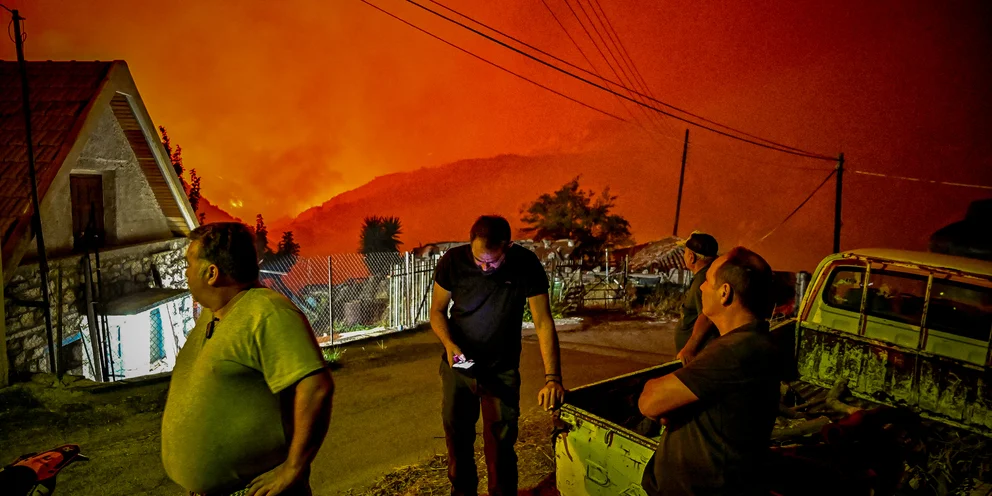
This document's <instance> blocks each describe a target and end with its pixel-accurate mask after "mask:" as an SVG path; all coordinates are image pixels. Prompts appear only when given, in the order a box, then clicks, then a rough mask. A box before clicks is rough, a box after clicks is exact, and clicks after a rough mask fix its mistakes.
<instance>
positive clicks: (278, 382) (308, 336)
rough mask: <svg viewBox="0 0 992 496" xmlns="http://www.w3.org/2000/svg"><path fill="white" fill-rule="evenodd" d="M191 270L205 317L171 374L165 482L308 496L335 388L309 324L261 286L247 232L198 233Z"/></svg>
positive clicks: (192, 488)
mask: <svg viewBox="0 0 992 496" xmlns="http://www.w3.org/2000/svg"><path fill="white" fill-rule="evenodd" d="M186 261H187V263H188V267H187V269H186V278H187V280H188V282H189V290H190V293H191V294H192V295H193V299H195V300H196V301H197V302H198V303H199V304H200V305H201V306H202V307H203V312H202V314H201V315H200V318H199V319H198V320H197V323H196V327H194V328H193V330H192V331H191V332H190V334H189V337H188V338H187V340H186V344H185V345H184V346H183V348H182V350H181V351H180V352H179V356H178V357H177V358H176V366H175V369H173V372H172V382H171V384H170V386H169V397H168V400H167V402H166V405H165V413H164V414H163V417H162V463H163V465H164V466H165V471H166V473H167V474H168V475H169V477H170V478H172V480H174V481H175V482H176V483H178V484H179V485H180V486H182V487H183V488H185V489H186V490H187V491H189V492H190V494H197V495H207V496H215V495H216V496H221V495H230V494H234V493H236V494H239V495H240V494H247V495H250V496H274V495H279V494H281V495H292V496H297V495H309V494H310V482H309V477H310V464H311V463H312V462H313V459H314V457H315V456H316V455H317V451H318V450H319V449H320V445H321V443H323V441H324V436H325V434H326V433H327V426H328V423H329V422H330V417H331V397H332V395H333V392H334V383H333V381H332V380H331V375H330V372H328V370H327V369H326V367H325V362H324V359H323V356H322V355H321V352H320V348H319V347H318V346H317V341H316V339H315V337H314V334H313V332H312V330H311V329H310V326H309V324H308V323H307V320H306V318H305V317H304V316H303V314H302V313H300V311H299V309H297V308H296V306H294V305H293V304H292V303H290V301H289V300H287V299H286V298H285V297H284V296H282V295H280V294H279V293H276V292H275V291H272V290H270V289H267V288H264V287H262V286H260V285H259V284H258V259H257V257H256V252H255V247H254V236H253V235H252V233H251V231H250V230H249V229H248V227H247V226H245V225H244V224H240V223H234V222H226V223H216V224H207V225H204V226H201V227H199V228H197V229H195V230H194V231H193V232H192V233H191V234H190V244H189V248H188V249H187V250H186Z"/></svg>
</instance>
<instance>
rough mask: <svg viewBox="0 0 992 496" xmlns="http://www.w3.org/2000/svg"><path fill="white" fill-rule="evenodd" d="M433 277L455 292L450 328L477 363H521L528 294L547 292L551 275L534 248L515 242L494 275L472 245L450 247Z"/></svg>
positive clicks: (495, 367)
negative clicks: (482, 266) (484, 270)
mask: <svg viewBox="0 0 992 496" xmlns="http://www.w3.org/2000/svg"><path fill="white" fill-rule="evenodd" d="M434 281H435V282H437V284H438V285H439V286H441V287H442V288H444V289H446V290H448V291H450V292H451V299H452V301H453V302H454V305H453V306H452V307H451V310H450V315H449V317H448V330H449V331H450V333H451V340H452V341H454V343H455V344H456V345H458V347H459V348H461V350H462V353H464V354H465V357H466V358H469V359H471V360H474V361H475V363H476V365H475V367H477V368H479V369H488V370H492V371H497V372H498V371H503V370H510V369H515V368H517V367H518V366H519V365H520V329H521V327H522V322H523V316H524V305H525V304H526V302H527V298H530V297H532V296H537V295H541V294H545V293H547V292H548V276H547V274H545V273H544V266H542V265H541V261H540V260H539V259H538V258H537V255H535V254H534V252H532V251H530V250H528V249H526V248H524V247H522V246H517V245H511V246H510V248H509V249H507V252H506V259H505V260H504V261H503V263H502V264H501V265H500V266H499V268H498V269H496V270H495V271H494V272H493V273H491V274H488V275H487V274H483V273H482V269H480V268H479V267H478V266H477V265H475V257H474V256H473V255H472V247H471V246H470V245H462V246H459V247H456V248H452V249H451V250H449V251H448V252H447V253H445V254H444V256H442V257H441V260H439V261H438V263H437V269H436V270H435V272H434Z"/></svg>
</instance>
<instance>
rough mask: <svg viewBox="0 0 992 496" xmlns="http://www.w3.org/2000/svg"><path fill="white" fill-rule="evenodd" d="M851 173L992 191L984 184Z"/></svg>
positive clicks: (860, 171)
mask: <svg viewBox="0 0 992 496" xmlns="http://www.w3.org/2000/svg"><path fill="white" fill-rule="evenodd" d="M849 171H850V172H853V173H855V174H861V175H865V176H873V177H884V178H888V179H901V180H903V181H914V182H920V183H930V184H940V185H944V186H959V187H963V188H977V189H988V190H992V186H987V185H984V184H967V183H955V182H950V181H935V180H933V179H920V178H918V177H907V176H895V175H891V174H880V173H878V172H868V171H863V170H850V169H849Z"/></svg>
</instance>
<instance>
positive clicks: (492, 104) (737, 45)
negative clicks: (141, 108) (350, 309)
mask: <svg viewBox="0 0 992 496" xmlns="http://www.w3.org/2000/svg"><path fill="white" fill-rule="evenodd" d="M5 3H6V4H7V5H9V6H11V7H12V8H20V9H21V14H22V15H24V16H25V17H27V19H28V21H27V24H26V31H27V33H28V40H27V43H26V48H25V51H26V55H27V57H28V58H29V59H32V60H38V59H41V60H44V59H55V60H91V59H99V60H112V59H123V60H126V61H127V62H128V65H129V67H130V69H131V72H132V74H133V76H134V78H135V80H136V82H137V85H138V88H139V89H140V91H141V96H142V98H143V99H144V101H145V104H146V106H147V107H148V109H149V112H150V114H151V116H152V118H153V119H154V121H155V123H156V124H157V125H164V126H166V127H167V128H168V130H169V133H170V135H171V136H172V139H173V141H174V143H177V144H179V145H181V146H182V148H183V156H184V159H185V162H186V166H187V168H196V169H197V172H198V173H199V174H200V175H201V176H202V177H203V183H202V192H203V194H204V196H206V197H207V198H209V199H210V201H211V202H212V203H213V204H215V205H219V206H220V207H221V208H223V209H225V210H228V211H230V213H231V214H232V215H235V216H237V217H240V218H242V219H245V220H248V221H251V220H252V219H254V217H255V214H256V213H262V214H263V215H264V216H265V218H266V219H267V221H268V223H269V225H270V228H272V229H271V230H272V231H276V230H278V229H280V228H292V229H294V230H296V231H298V236H297V239H298V240H299V241H300V242H301V244H302V245H303V249H304V253H305V254H307V253H310V254H317V253H321V252H326V251H328V250H333V251H353V250H354V249H355V247H356V246H357V239H358V226H359V225H360V222H361V218H362V217H363V216H365V215H373V214H378V215H396V216H399V217H400V219H401V220H402V222H403V226H404V233H405V234H404V235H403V236H402V239H403V241H404V242H405V245H404V246H403V248H410V247H413V246H416V245H417V244H419V243H426V242H431V241H438V240H444V239H452V238H464V237H465V232H466V231H467V229H468V227H469V224H470V223H471V220H472V219H473V218H474V217H475V216H476V215H478V214H480V213H484V212H498V213H503V214H504V215H507V216H508V217H509V218H510V219H511V221H515V220H516V219H518V217H519V214H518V212H519V209H520V206H521V205H522V204H523V202H525V201H527V200H530V199H533V198H534V197H536V196H537V194H539V193H543V192H547V191H550V190H552V189H554V188H556V187H558V186H560V185H561V184H562V183H564V182H565V181H567V180H568V179H570V178H571V177H573V176H575V175H577V174H579V173H582V174H583V180H582V184H583V186H584V187H586V188H591V189H594V190H600V189H601V188H602V187H603V186H606V185H610V186H611V191H612V193H614V194H617V195H618V196H619V200H618V202H617V207H618V211H619V213H621V214H623V215H625V216H626V217H627V218H628V219H629V220H630V221H631V224H632V228H633V232H634V235H635V237H636V238H637V239H638V240H639V241H649V240H653V239H658V238H660V237H663V236H665V235H667V234H670V232H671V225H672V216H673V213H674V210H675V192H676V189H677V185H678V169H679V160H680V156H681V147H682V144H681V138H682V134H683V132H684V129H685V125H684V124H682V123H678V122H676V121H674V120H672V119H664V120H662V122H661V124H660V126H659V127H660V130H661V134H663V135H664V137H659V136H657V135H645V134H644V133H643V132H642V131H640V130H639V129H638V128H636V127H633V126H628V125H623V124H619V125H614V124H604V123H603V122H602V119H603V118H604V117H603V116H602V115H600V114H597V113H595V112H593V111H590V110H588V109H585V108H582V107H580V106H578V105H576V104H573V103H571V102H568V101H565V100H563V99H561V98H559V97H557V96H555V95H552V94H550V93H547V92H545V91H544V90H541V89H538V88H536V87H534V86H531V85H530V84H528V83H526V82H523V81H520V80H518V79H516V78H514V77H513V76H511V75H509V74H506V73H504V72H501V71H499V70H497V69H495V68H492V67H490V66H488V65H485V64H483V63H482V62H479V61H477V60H475V59H472V58H470V57H468V56H467V55H465V54H462V53H460V52H457V51H455V50H454V49H452V48H450V47H448V46H445V45H443V44H441V43H439V42H437V41H436V40H433V39H430V38H428V37H427V36H425V35H423V34H422V33H419V32H416V31H414V30H413V29H411V28H409V27H407V26H404V25H402V24H400V23H398V22H396V21H395V20H393V19H390V18H388V17H386V16H384V15H382V14H381V13H379V12H376V11H375V10H373V9H371V8H369V7H368V6H366V5H363V4H362V3H361V2H359V1H357V0H338V1H334V2H323V1H316V0H314V1H288V2H276V3H273V2H261V1H250V2H237V3H236V4H235V3H231V2H221V1H202V2H195V3H188V2H153V3H146V2H133V1H126V0H116V1H110V0H108V1H101V2H63V1H60V0H36V1H30V2H27V1H7V2H5ZM375 3H376V4H377V5H380V6H382V7H384V8H386V9H388V10H390V11H392V12H394V13H396V14H398V15H401V16H403V17H405V18H406V19H408V20H410V21H411V22H414V23H416V24H418V25H420V26H422V27H424V28H426V29H429V30H431V31H433V32H435V33H437V34H439V35H441V36H443V37H445V38H448V39H450V40H451V41H453V42H455V43H458V44H460V45H463V46H465V47H466V48H468V49H470V50H473V51H475V52H477V53H479V54H480V55H483V56H485V57H488V58H491V59H492V60H494V61H496V62H498V63H500V64H503V65H506V66H508V67H510V68H512V69H514V70H517V71H520V72H522V73H524V74H526V75H527V76H529V77H532V78H534V79H537V80H539V81H541V82H542V83H545V84H548V85H550V86H553V87H555V88H556V89H558V90H561V91H564V92H566V93H568V94H570V95H572V96H575V97H577V98H580V99H582V100H584V101H587V102H589V103H593V104H595V105H597V106H599V107H601V108H603V109H605V110H608V111H611V112H613V113H617V114H618V115H622V116H627V115H628V114H627V113H626V112H625V111H624V110H623V109H621V108H620V107H619V106H618V104H617V101H616V99H614V98H612V97H609V96H608V95H603V94H602V93H599V92H598V91H597V90H593V89H589V88H587V87H584V86H582V85H580V84H579V83H576V82H573V81H569V80H567V79H566V78H564V77H563V76H561V75H560V74H556V73H553V72H551V71H549V70H547V69H542V68H539V67H537V66H536V65H535V64H533V63H531V62H528V61H526V60H524V59H522V58H521V57H519V56H517V55H516V54H513V53H510V52H508V51H506V50H505V49H503V48H500V47H497V46H495V45H493V44H492V43H490V42H488V41H485V40H481V39H479V38H476V37H474V35H471V34H468V33H465V32H463V31H460V30H459V29H458V28H455V27H452V26H449V25H447V24H445V23H444V22H443V21H440V20H437V19H434V18H432V17H429V16H428V15H427V14H424V13H423V12H422V11H419V10H417V9H416V8H415V7H411V6H409V5H407V4H405V3H404V2H400V1H397V0H378V1H376V2H375ZM549 3H550V4H551V5H552V6H553V7H554V8H556V11H557V12H558V13H559V15H565V14H568V11H567V9H565V7H564V4H562V3H561V2H560V0H549ZM601 3H602V4H603V7H604V9H605V10H606V12H607V13H608V14H609V15H610V17H611V20H612V22H613V24H614V26H615V27H616V28H617V30H618V31H619V32H620V34H621V36H622V37H623V41H624V44H625V45H626V47H627V48H628V50H629V51H630V52H631V57H632V58H633V60H634V61H635V62H636V63H637V64H638V67H639V69H640V72H641V73H642V74H643V76H644V78H645V79H646V80H647V81H648V83H649V84H650V86H651V89H652V91H653V93H655V94H656V95H658V96H659V97H660V98H661V99H663V100H666V101H668V102H670V103H672V104H674V105H676V106H680V107H683V108H687V109H691V110H693V111H694V112H696V113H699V114H702V115H705V116H707V117H709V118H711V119H715V120H718V121H721V122H725V123H727V124H729V125H733V126H735V127H738V128H742V129H746V130H748V131H750V132H752V133H756V134H759V135H762V136H765V137H768V138H770V139H774V140H777V141H781V142H785V143H789V144H793V145H795V146H800V147H803V148H806V149H811V150H814V151H816V152H820V153H825V154H830V155H834V154H837V153H839V152H842V151H843V152H844V153H845V155H846V157H847V159H848V161H847V166H848V167H849V168H850V169H860V170H865V171H872V172H880V173H888V174H899V175H903V176H913V177H922V178H928V179H940V180H946V181H954V182H960V183H978V184H992V139H990V135H989V129H992V102H990V100H992V98H990V96H989V93H988V88H990V87H992V74H990V65H989V64H988V61H989V60H990V59H992V37H989V36H988V34H987V32H985V29H986V28H987V22H985V21H986V20H987V19H988V18H990V12H989V10H990V9H992V7H990V6H989V2H982V1H978V0H973V1H969V2H967V4H966V5H961V4H955V5H951V6H949V5H944V3H941V2H925V1H922V0H915V1H913V2H911V3H912V5H910V4H907V3H906V2H895V3H889V4H885V5H882V4H876V3H874V2H863V1H857V0H842V1H841V2H813V1H803V2H730V3H727V2H715V1H714V2H710V1H704V2H695V1H688V0H677V1H674V2H658V1H653V0H636V1H629V2H628V1H620V0H604V1H602V2H601ZM234 5H237V7H234ZM450 5H451V6H453V7H455V8H458V9H460V10H463V11H465V12H467V13H469V14H471V15H473V16H476V17H478V18H479V19H481V20H484V21H485V22H487V23H490V24H492V25H495V26H498V27H500V28H501V29H504V30H506V31H508V32H510V33H513V34H515V35H518V36H520V37H522V38H523V39H525V40H527V41H529V42H531V43H534V44H536V45H538V46H540V47H542V48H545V49H547V50H549V51H551V52H553V53H555V54H558V55H560V56H562V57H563V58H566V59H568V60H570V61H572V62H574V63H576V64H580V65H584V62H582V58H581V57H580V56H579V54H578V52H577V51H576V49H575V47H574V46H572V45H571V43H570V42H569V41H568V39H567V38H566V37H565V36H564V34H563V33H562V32H561V30H560V29H559V28H558V27H557V25H556V24H555V22H554V20H553V19H552V18H551V17H550V15H549V14H548V13H547V11H545V10H543V6H542V5H541V3H540V2H538V1H534V0H506V1H501V2H477V1H476V2H469V1H460V2H459V1H455V0H451V1H450ZM568 15H570V14H568ZM4 19H5V20H6V18H4ZM565 19H566V21H570V23H568V22H566V24H567V25H568V27H569V28H570V29H571V33H572V35H573V36H574V37H576V38H579V37H580V36H582V37H584V34H582V32H581V30H580V29H579V28H578V26H577V25H576V24H575V20H574V19H572V18H570V17H567V18H565ZM585 43H586V44H585V45H584V46H583V48H584V49H585V50H586V53H587V54H589V55H590V56H593V55H595V56H596V57H598V55H597V54H596V53H595V51H594V50H593V48H592V46H591V45H589V43H588V40H586V41H585ZM0 58H3V59H6V60H11V59H13V58H14V49H13V44H12V43H8V42H7V41H6V40H5V41H4V42H3V43H0ZM600 68H601V69H605V65H603V64H600ZM635 112H636V114H635V115H640V112H637V111H635ZM628 118H629V117H628ZM500 154H522V155H532V156H534V158H528V159H509V158H505V157H504V158H500V159H497V160H490V161H483V162H478V163H477V166H473V165H471V164H469V165H463V166H461V167H460V168H459V170H458V172H456V173H452V174H457V176H456V177H451V176H450V175H447V174H444V173H443V172H432V171H443V170H445V169H431V170H427V171H420V172H416V173H415V174H416V176H390V177H386V178H383V179H381V180H380V181H379V182H377V183H373V184H371V185H369V186H368V187H367V188H364V189H362V190H358V191H354V192H353V193H349V194H348V195H345V196H343V197H340V198H338V199H336V200H334V201H332V202H331V203H330V204H329V205H326V206H325V207H324V208H323V209H321V210H319V211H312V212H307V213H304V214H303V216H302V217H301V218H300V219H297V220H296V221H295V222H293V223H290V219H291V218H293V217H296V216H297V215H299V214H300V213H301V212H304V211H306V210H307V209H308V208H310V207H314V206H319V205H321V204H322V203H324V202H325V201H327V200H329V199H331V198H332V197H334V196H335V195H338V194H341V193H344V192H346V191H349V190H353V189H355V188H358V187H359V186H362V185H363V184H366V183H368V182H369V181H372V180H373V179H374V178H376V177H379V176H384V175H388V174H392V173H398V172H410V171H417V170H418V169H421V168H425V167H427V168H432V167H435V166H440V165H443V164H448V163H451V162H455V161H458V160H462V159H473V158H479V157H494V156H497V155H500ZM768 163H771V164H773V165H768ZM832 165H833V164H830V163H822V162H814V161H809V160H803V159H796V158H791V157H787V156H783V155H780V154H774V153H767V152H762V151H759V150H756V149H754V148H753V147H747V146H742V145H737V144H734V143H731V142H728V141H727V140H725V139H722V138H716V137H714V136H712V135H709V134H707V133H706V132H704V131H698V130H693V131H692V139H691V145H690V152H689V163H688V166H687V169H686V173H687V177H686V185H685V199H684V203H683V207H682V212H683V218H682V220H681V221H680V226H681V227H682V229H680V230H681V231H683V233H682V234H685V233H688V232H690V231H691V230H692V229H696V228H698V229H704V230H708V231H710V232H712V233H713V234H714V235H716V236H717V238H718V239H719V240H720V242H721V246H723V247H725V248H726V247H730V246H731V245H733V244H736V243H745V244H748V245H751V246H753V247H754V248H755V249H756V250H757V251H759V252H761V253H763V254H766V255H767V258H768V260H769V261H770V262H771V263H772V265H773V266H774V267H775V268H776V269H799V268H805V269H807V270H809V269H812V268H813V267H812V265H813V264H815V262H816V261H817V260H819V259H820V258H821V257H822V256H823V255H824V254H825V253H827V252H828V251H829V250H830V245H831V234H832V221H833V213H832V203H833V184H832V183H831V184H829V185H828V186H827V187H825V188H824V189H823V190H821V192H820V193H819V194H818V195H817V196H816V197H815V198H814V199H813V200H812V201H811V202H810V204H809V205H808V206H807V207H806V208H804V209H803V210H802V211H801V212H800V213H799V214H798V215H797V216H796V217H794V218H793V219H792V220H791V221H790V222H789V223H788V224H786V225H785V226H783V227H782V228H780V229H779V230H778V231H776V233H775V234H774V235H773V236H772V237H770V238H769V239H768V240H767V241H765V242H764V243H762V244H757V245H756V244H755V243H756V240H757V239H759V238H760V237H761V236H762V235H764V234H765V233H766V232H768V231H769V230H771V229H772V228H773V227H774V226H775V225H777V224H778V223H779V222H780V221H781V220H782V219H783V218H784V217H785V216H786V215H787V214H788V213H789V212H790V211H791V210H792V209H793V208H794V207H795V206H796V205H798V203H799V202H800V201H801V200H802V199H803V198H805V196H806V195H807V194H808V193H809V191H811V190H812V188H813V187H815V186H816V185H817V184H819V182H820V181H821V180H822V178H823V177H824V176H825V175H826V173H827V172H820V171H814V172H810V171H805V170H797V169H793V168H783V167H782V166H787V167H821V168H822V167H827V168H829V167H831V166H832ZM501 166H507V167H512V169H513V170H514V171H517V172H516V174H517V175H515V176H513V177H512V178H511V177H510V176H508V175H506V174H505V173H504V172H503V171H501ZM408 178H409V179H410V180H409V182H406V181H407V179H408ZM845 179H846V182H845V187H844V193H845V204H844V219H845V225H844V235H843V244H842V247H843V248H855V247H866V246H890V247H897V248H912V249H924V248H925V247H926V240H927V237H928V236H929V234H930V233H932V232H933V231H934V230H936V229H937V228H939V227H941V226H943V225H945V224H947V223H950V222H953V221H954V220H957V219H958V218H960V217H962V216H963V215H964V212H965V210H966V208H967V205H968V203H969V202H970V201H972V200H975V199H979V198H986V197H988V196H989V195H990V192H989V191H988V190H979V189H966V188H955V187H950V186H934V185H923V184H918V183H912V182H905V181H887V180H881V179H877V178H873V177H869V176H864V175H857V174H854V173H848V174H847V175H846V176H845ZM392 188H402V189H401V190H395V189H392ZM373 194H374V195H375V196H372V195H373ZM349 202H350V203H349ZM307 219H319V222H316V221H311V222H309V223H308V221H307ZM515 227H517V225H515ZM271 237H273V238H274V239H277V238H278V236H271Z"/></svg>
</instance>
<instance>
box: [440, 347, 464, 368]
mask: <svg viewBox="0 0 992 496" xmlns="http://www.w3.org/2000/svg"><path fill="white" fill-rule="evenodd" d="M444 350H445V353H446V354H447V355H448V366H449V367H452V366H454V365H455V355H461V354H462V350H461V348H459V347H458V346H456V345H452V346H451V347H450V348H447V347H446V348H445V349H444Z"/></svg>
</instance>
